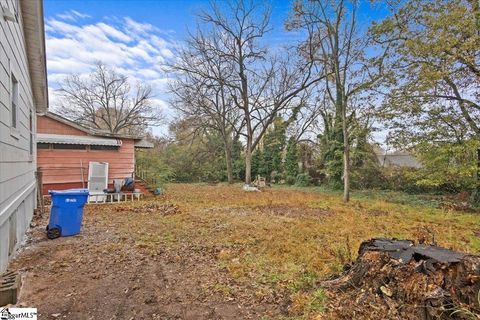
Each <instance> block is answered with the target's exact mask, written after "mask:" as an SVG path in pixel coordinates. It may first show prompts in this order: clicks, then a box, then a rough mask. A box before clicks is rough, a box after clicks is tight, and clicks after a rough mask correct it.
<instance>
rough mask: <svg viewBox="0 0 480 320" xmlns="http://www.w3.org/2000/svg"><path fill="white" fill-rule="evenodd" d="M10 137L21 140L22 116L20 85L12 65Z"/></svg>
mask: <svg viewBox="0 0 480 320" xmlns="http://www.w3.org/2000/svg"><path fill="white" fill-rule="evenodd" d="M9 98H10V99H9V100H10V101H9V102H10V135H11V136H12V137H14V138H15V139H17V140H18V139H19V138H20V130H19V119H18V116H19V114H20V112H19V111H20V108H19V101H20V83H19V81H18V79H17V77H16V76H15V72H14V71H13V70H12V65H11V64H10V94H9Z"/></svg>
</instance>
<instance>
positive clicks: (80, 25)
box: [44, 0, 384, 134]
mask: <svg viewBox="0 0 480 320" xmlns="http://www.w3.org/2000/svg"><path fill="white" fill-rule="evenodd" d="M220 2H221V1H220ZM269 3H270V5H271V8H272V17H271V26H272V31H271V33H270V34H269V35H268V37H267V38H266V39H265V41H266V42H268V43H270V44H271V45H277V44H283V43H289V42H292V41H296V40H298V39H299V35H298V34H296V33H292V32H286V31H285V30H284V21H285V19H286V18H287V17H288V15H289V12H290V10H291V5H292V0H271V1H269ZM368 3H369V2H367V1H365V2H364V4H363V5H362V10H361V12H360V15H359V17H360V19H361V20H362V21H364V22H365V24H364V26H365V27H366V26H368V25H369V24H370V22H371V21H372V19H378V18H379V17H381V16H383V15H384V12H383V11H382V10H381V5H377V8H376V9H372V8H371V7H370V5H369V4H368ZM208 6H209V1H208V0H44V11H45V31H46V47H47V68H48V78H49V87H50V105H51V109H52V110H55V106H56V105H58V101H59V100H58V99H57V97H56V95H55V89H56V88H58V86H59V83H60V82H61V81H62V79H64V78H65V77H66V76H67V75H69V74H72V73H76V74H80V75H82V74H88V73H89V71H90V70H91V69H92V67H93V65H94V64H95V62H96V61H98V60H101V61H103V62H104V63H105V64H107V65H111V66H113V67H115V68H116V69H117V70H119V71H120V72H122V73H124V74H126V75H127V76H129V78H130V79H131V80H132V81H133V82H136V81H138V82H148V83H149V84H150V85H151V86H152V88H153V91H154V93H155V101H154V102H155V103H156V105H157V106H158V107H159V108H161V109H162V110H164V112H165V113H166V114H171V111H170V110H169V107H168V103H167V102H168V96H167V94H166V92H165V91H166V84H167V82H168V80H169V75H168V74H166V73H165V71H164V67H163V66H162V65H163V64H164V63H165V62H167V61H169V60H171V59H174V57H175V50H176V49H177V48H178V47H179V46H181V45H182V41H183V40H184V39H185V38H186V36H187V35H188V30H193V29H194V28H195V25H196V17H195V14H196V13H198V12H200V11H201V10H202V9H207V8H208ZM379 9H380V10H379ZM153 132H154V133H156V134H159V133H165V127H164V128H154V129H153Z"/></svg>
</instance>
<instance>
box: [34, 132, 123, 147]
mask: <svg viewBox="0 0 480 320" xmlns="http://www.w3.org/2000/svg"><path fill="white" fill-rule="evenodd" d="M37 143H53V144H81V145H87V146H121V145H122V140H119V139H114V138H101V137H92V136H74V135H66V134H49V133H38V134H37Z"/></svg>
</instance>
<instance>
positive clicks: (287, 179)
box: [285, 176, 296, 185]
mask: <svg viewBox="0 0 480 320" xmlns="http://www.w3.org/2000/svg"><path fill="white" fill-rule="evenodd" d="M295 181H296V178H295V177H294V176H286V177H285V183H286V184H289V185H293V184H295Z"/></svg>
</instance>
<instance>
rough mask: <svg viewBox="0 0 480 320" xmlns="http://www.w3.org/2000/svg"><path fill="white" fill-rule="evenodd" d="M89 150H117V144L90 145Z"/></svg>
mask: <svg viewBox="0 0 480 320" xmlns="http://www.w3.org/2000/svg"><path fill="white" fill-rule="evenodd" d="M90 150H118V146H90Z"/></svg>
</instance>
